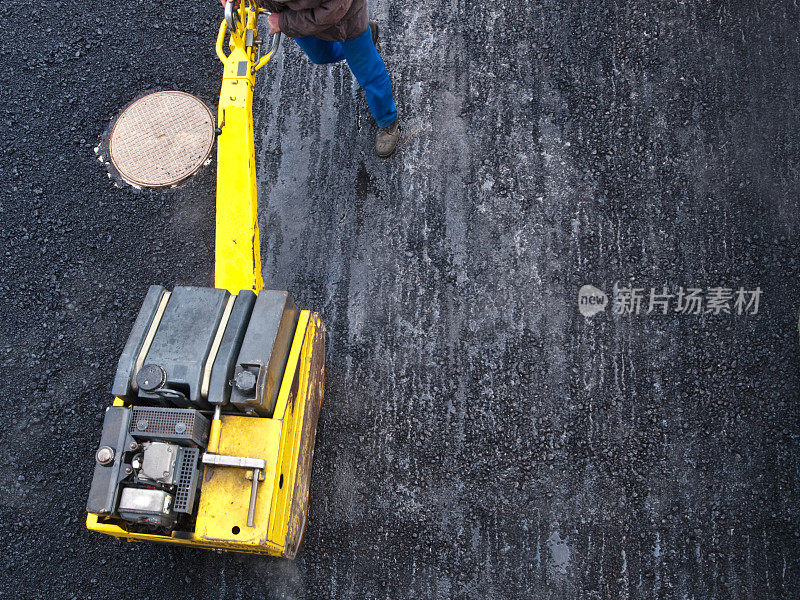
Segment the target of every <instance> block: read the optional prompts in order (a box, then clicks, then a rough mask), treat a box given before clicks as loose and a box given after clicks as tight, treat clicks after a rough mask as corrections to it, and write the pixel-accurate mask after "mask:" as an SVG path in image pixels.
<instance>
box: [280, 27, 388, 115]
mask: <svg viewBox="0 0 800 600" xmlns="http://www.w3.org/2000/svg"><path fill="white" fill-rule="evenodd" d="M295 41H296V42H297V45H298V46H300V47H301V48H302V49H303V52H305V53H306V54H307V55H308V58H309V59H310V60H311V62H313V63H315V64H318V65H324V64H328V63H336V62H339V61H342V60H346V61H347V65H348V66H349V67H350V70H351V71H352V72H353V75H355V76H356V79H357V80H358V83H359V84H360V85H361V87H362V88H363V89H364V91H365V92H366V94H367V104H368V105H369V109H370V111H372V116H373V117H375V120H376V121H377V122H378V127H386V126H387V125H391V124H392V123H393V122H394V120H395V119H396V118H397V107H396V106H395V104H394V98H393V97H392V83H391V81H389V73H387V71H386V65H384V64H383V60H382V59H381V55H380V54H378V50H377V49H376V48H375V44H373V43H372V33H371V31H370V28H369V27H367V30H366V31H365V32H364V33H362V34H361V35H360V36H358V37H357V38H354V39H352V40H347V41H346V42H328V41H325V40H321V39H319V38H316V37H314V36H311V35H310V36H307V37H301V38H296V39H295Z"/></svg>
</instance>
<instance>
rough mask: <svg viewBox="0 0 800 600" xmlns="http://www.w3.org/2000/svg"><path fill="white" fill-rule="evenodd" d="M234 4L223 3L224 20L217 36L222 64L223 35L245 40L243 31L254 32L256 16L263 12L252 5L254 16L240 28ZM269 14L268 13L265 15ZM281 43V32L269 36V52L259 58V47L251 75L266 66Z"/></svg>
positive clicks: (218, 51) (229, 2)
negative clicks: (249, 30)
mask: <svg viewBox="0 0 800 600" xmlns="http://www.w3.org/2000/svg"><path fill="white" fill-rule="evenodd" d="M235 4H236V2H234V1H233V0H228V1H227V2H225V20H224V21H223V22H222V23H221V24H220V27H219V35H218V36H217V56H218V57H219V59H220V60H221V61H222V62H225V60H226V59H227V56H226V55H225V52H224V51H223V43H224V41H225V33H226V32H227V31H230V32H231V36H234V35H235V36H236V37H235V38H234V39H236V40H237V41H239V42H241V41H242V40H244V39H245V36H244V35H242V34H243V33H244V31H242V30H245V31H246V30H248V29H252V30H255V28H256V23H257V20H258V15H259V14H260V13H261V12H262V11H263V9H261V8H258V7H257V6H255V5H253V6H252V8H251V10H252V11H253V14H254V16H253V17H252V18H248V19H246V21H247V22H246V25H245V27H241V18H240V14H239V11H238V10H237V9H236V7H235V6H234V5H235ZM267 14H269V13H267ZM280 43H281V32H280V31H279V32H278V33H276V34H275V35H273V36H271V38H270V44H269V50H268V51H267V53H266V54H265V55H264V56H260V53H261V46H260V45H259V46H258V48H259V58H258V59H257V60H256V61H255V63H256V64H254V65H253V73H255V72H256V71H258V70H259V69H260V68H261V67H263V66H264V65H265V64H267V63H268V62H269V61H270V60H272V57H273V56H274V55H275V52H276V51H277V50H278V47H279V46H280Z"/></svg>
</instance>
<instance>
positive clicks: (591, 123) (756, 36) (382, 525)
mask: <svg viewBox="0 0 800 600" xmlns="http://www.w3.org/2000/svg"><path fill="white" fill-rule="evenodd" d="M406 4H407V5H406ZM371 6H372V10H371V12H372V14H373V15H374V16H375V17H376V18H377V19H378V20H379V21H380V23H381V25H382V29H381V31H382V37H383V41H382V45H381V52H382V53H383V55H384V57H385V59H386V62H387V64H388V66H389V70H390V73H391V75H392V77H393V80H394V82H395V85H396V92H397V97H398V100H399V104H400V107H401V110H402V114H403V120H404V130H403V141H404V145H403V146H402V148H400V150H399V151H398V153H397V155H396V156H395V157H393V158H392V159H391V160H388V161H383V162H382V161H380V160H379V159H377V158H376V157H375V156H374V155H373V149H372V144H373V136H374V125H373V123H372V122H371V118H370V116H369V113H368V110H367V107H366V104H365V102H364V98H363V94H362V93H361V92H360V91H359V90H358V88H357V85H356V84H355V82H354V80H353V78H352V76H351V75H350V73H349V71H348V70H347V68H346V67H343V66H334V67H332V68H327V67H317V66H314V65H310V64H308V62H307V61H306V60H305V58H304V57H303V56H301V55H300V53H299V52H298V49H297V47H296V46H294V45H293V44H291V43H289V44H285V46H284V50H285V51H284V52H283V53H282V54H281V56H280V57H279V58H278V59H277V60H276V62H275V63H274V64H272V65H270V66H269V67H268V68H266V69H264V71H262V73H261V75H260V79H259V88H258V90H257V100H256V113H257V117H256V132H257V133H256V136H257V145H258V149H257V152H258V164H259V177H260V183H259V194H260V202H261V204H260V207H261V217H260V222H261V226H262V251H263V257H262V258H263V262H264V275H265V279H266V280H267V281H268V285H270V286H271V287H275V288H285V289H288V290H290V291H291V292H292V294H294V296H295V297H296V299H297V301H298V304H299V305H300V306H302V307H305V308H310V309H314V310H317V311H319V312H321V313H322V315H323V317H324V318H325V320H326V323H327V327H328V331H329V333H330V337H329V358H328V364H327V389H326V400H325V403H324V405H323V412H322V415H321V418H320V424H319V433H318V438H317V451H316V458H315V464H314V474H313V479H312V493H311V496H312V498H311V502H312V504H311V513H310V523H309V527H308V531H307V535H306V540H305V546H304V548H303V550H302V551H301V554H300V555H299V556H298V558H297V560H295V561H294V562H286V561H280V560H273V559H264V558H258V557H250V556H246V555H236V554H216V553H213V552H207V551H195V550H187V549H174V548H167V547H161V546H155V545H139V544H125V543H120V542H117V541H115V540H113V539H111V538H106V537H104V536H100V535H96V534H90V533H89V532H87V531H86V530H85V529H84V525H83V520H84V507H85V501H86V496H87V492H88V486H89V482H90V478H91V474H92V466H93V459H92V455H93V452H94V450H95V447H96V443H97V440H98V438H99V431H100V429H99V427H100V423H101V419H102V414H103V408H104V407H105V406H106V405H107V404H108V403H109V402H110V395H109V389H110V386H111V382H112V377H113V372H114V369H115V366H116V361H117V358H118V354H119V352H120V351H121V349H122V346H123V344H124V342H125V339H126V337H127V334H128V329H129V327H130V326H131V324H132V322H133V319H134V316H135V314H136V311H137V310H138V307H139V304H140V302H141V300H142V298H143V297H144V294H145V291H146V289H147V286H148V285H150V284H152V283H159V284H164V285H168V286H172V285H174V284H177V283H184V284H185V283H191V284H197V285H211V284H212V272H213V269H212V261H213V210H214V181H215V179H214V178H215V172H214V167H213V166H212V167H210V168H206V169H204V170H203V171H202V172H201V173H200V174H199V175H198V176H197V177H196V178H195V179H194V180H192V181H191V182H190V183H188V184H186V185H185V186H183V187H181V188H179V189H176V190H172V191H168V192H158V193H156V192H135V191H133V190H131V189H122V190H120V189H115V188H113V187H112V186H111V185H110V182H109V181H108V179H107V178H106V176H105V173H104V172H103V171H102V169H101V167H100V165H99V164H98V163H97V162H96V161H95V159H94V156H93V152H92V148H93V146H94V145H95V143H96V141H97V137H98V135H99V134H100V133H101V132H102V131H103V129H104V128H105V126H106V124H107V123H108V121H109V119H110V118H111V117H112V116H113V115H114V114H115V112H116V111H117V110H118V109H120V108H121V107H122V106H124V105H125V104H126V103H127V102H128V101H130V100H131V99H132V98H134V97H135V96H136V95H137V94H138V93H139V92H141V91H143V90H146V89H149V88H177V89H181V90H184V91H188V92H191V93H195V94H197V95H199V96H200V97H201V98H203V99H204V100H206V101H207V102H209V103H210V104H211V105H214V104H215V102H216V94H217V92H218V86H219V83H220V76H221V70H220V66H219V64H218V63H217V61H216V58H215V56H214V51H213V44H214V38H215V34H216V28H217V24H218V19H219V18H220V13H221V9H220V7H219V5H218V3H216V2H215V1H212V0H208V1H206V2H196V1H188V0H179V1H177V2H171V3H163V2H149V1H147V2H145V1H141V0H139V1H138V2H98V1H95V0H92V1H89V2H77V1H74V0H69V1H68V0H63V1H61V2H55V3H45V4H39V3H34V4H27V5H25V4H23V5H18V6H17V7H16V8H14V9H13V10H12V9H11V7H6V10H5V15H4V17H3V21H2V25H0V28H2V30H3V33H4V35H2V36H0V48H1V50H0V53H1V56H2V63H0V64H2V67H0V83H1V84H2V89H3V101H2V103H0V111H1V114H0V134H2V138H0V139H2V141H3V143H2V145H1V146H0V152H2V160H0V181H2V187H1V188H0V190H1V191H0V225H1V227H0V231H1V232H2V252H3V262H2V265H3V266H2V278H0V324H1V327H0V422H1V423H2V427H1V428H0V449H1V450H0V511H1V514H2V516H1V517H0V539H1V540H2V556H3V560H2V567H0V569H2V572H3V577H2V578H0V581H1V583H0V597H2V598H14V599H16V598H25V599H27V598H31V599H34V598H46V599H48V600H59V599H62V598H63V599H69V598H80V599H81V600H84V599H87V600H88V599H118V598H119V599H121V598H131V599H134V598H135V599H136V600H146V599H149V600H156V599H162V598H194V599H205V598H221V599H248V598H270V599H272V598H336V599H351V598H352V599H362V598H391V599H393V598H476V599H483V598H537V599H550V598H553V599H555V598H558V599H570V600H578V599H587V600H588V599H605V598H610V599H625V598H675V599H694V600H712V599H720V600H730V599H777V598H798V597H800V537H799V536H800V528H799V520H800V505H799V504H798V498H797V492H798V479H799V478H800V471H799V469H798V467H799V466H800V462H799V461H798V445H799V443H798V434H800V430H799V428H798V389H799V386H798V384H800V381H799V380H800V355H799V354H800V353H798V335H797V311H798V305H800V280H799V279H798V269H800V266H799V263H798V261H800V251H799V244H800V206H799V204H800V171H798V167H799V166H800V165H798V162H799V161H800V152H799V150H800V148H798V146H799V145H800V137H799V136H798V134H799V133H800V130H799V126H800V111H799V110H798V101H797V98H799V97H800V77H798V73H799V72H800V59H799V58H798V56H799V55H798V51H799V50H800V9H798V7H797V6H796V4H795V3H792V2H736V3H730V2H713V3H701V2H688V1H687V2H655V1H652V0H646V1H645V0H642V1H638V2H629V3H623V2H584V3H581V2H553V1H550V2H511V1H509V0H502V1H499V2H486V3H477V2H468V1H466V0H453V1H446V0H431V1H429V2H425V3H397V2H394V3H391V2H389V0H376V1H375V2H373V3H372V5H371ZM156 27H157V28H156ZM585 284H592V285H595V286H597V287H598V288H600V289H602V290H605V291H606V292H607V293H608V294H609V295H611V294H613V293H614V290H617V296H616V297H617V299H619V298H621V297H622V295H621V294H620V292H619V290H620V289H622V288H626V287H638V288H643V289H645V292H644V293H645V294H648V293H649V290H650V288H651V287H655V288H657V289H658V290H659V291H660V290H661V288H662V286H666V287H667V289H668V291H670V292H671V293H676V292H677V291H678V290H679V288H680V287H681V286H683V287H684V288H686V287H698V288H703V289H704V290H708V288H712V287H717V286H721V287H729V288H733V289H738V288H739V287H740V286H741V287H743V288H744V289H746V290H753V289H755V288H756V287H759V288H760V289H761V290H762V296H761V298H760V300H761V302H760V306H759V311H758V313H757V314H755V315H753V314H747V315H737V314H736V311H735V310H734V311H733V314H725V313H722V314H719V315H714V314H704V315H690V314H681V313H676V312H674V311H672V312H670V314H667V315H663V314H660V313H658V312H654V313H651V314H646V310H642V314H639V315H635V314H634V315H627V314H622V315H618V314H614V313H613V312H612V310H611V309H608V310H606V311H605V312H603V313H601V314H598V315H596V316H594V317H592V318H591V319H589V318H586V317H584V316H582V315H581V314H580V313H579V311H578V307H577V294H578V290H579V289H580V288H581V286H583V285H585ZM645 307H646V303H645Z"/></svg>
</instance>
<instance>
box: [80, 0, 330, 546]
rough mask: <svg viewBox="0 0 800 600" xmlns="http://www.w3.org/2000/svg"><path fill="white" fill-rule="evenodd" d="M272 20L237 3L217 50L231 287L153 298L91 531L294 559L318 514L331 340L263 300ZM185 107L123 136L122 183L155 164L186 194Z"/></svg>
mask: <svg viewBox="0 0 800 600" xmlns="http://www.w3.org/2000/svg"><path fill="white" fill-rule="evenodd" d="M262 13H263V10H262V9H261V8H260V7H259V6H258V5H257V4H256V3H254V2H251V1H248V0H241V2H239V3H237V4H236V5H234V4H233V3H232V2H229V3H228V4H227V5H226V15H225V20H224V21H223V22H222V23H221V25H220V30H219V35H218V37H217V55H218V56H219V58H220V60H222V62H223V64H224V75H223V81H222V91H221V94H220V101H219V110H218V114H217V117H216V128H214V124H213V121H211V123H210V125H211V130H212V134H213V133H214V129H215V130H216V131H215V132H216V139H217V152H218V162H217V217H216V250H215V252H216V257H215V260H216V265H215V284H216V287H215V288H203V287H176V288H175V289H174V290H172V291H167V290H166V289H164V288H163V287H161V286H152V287H151V288H150V290H149V291H148V293H147V296H146V297H145V300H144V303H143V304H142V307H141V310H140V311H139V314H138V317H137V318H136V321H135V323H134V325H133V330H132V331H131V334H130V337H129V338H128V341H127V343H126V345H125V348H124V350H123V352H122V356H121V358H120V359H119V365H118V368H117V372H116V376H115V378H114V382H113V388H112V393H113V395H114V401H113V406H110V407H109V408H107V409H106V413H105V420H104V422H103V430H102V434H101V438H100V443H99V446H98V448H97V451H96V453H95V462H96V464H95V471H94V478H93V480H92V486H91V491H90V493H89V500H88V505H87V510H88V513H89V514H88V517H87V520H86V525H87V527H88V528H89V529H91V530H92V531H98V532H100V533H105V534H109V535H112V536H115V537H118V538H122V539H126V540H129V541H152V542H164V543H169V544H181V545H187V546H195V547H203V548H216V549H221V550H234V551H240V552H250V553H259V554H269V555H274V556H283V557H287V558H293V557H294V556H295V554H296V553H297V551H298V548H299V546H300V543H301V541H302V539H303V532H304V529H305V524H306V518H307V514H308V495H309V480H310V475H311V460H312V457H313V453H314V439H315V435H316V427H317V417H318V415H319V410H320V404H321V402H322V393H323V384H324V378H325V327H324V325H323V323H322V321H321V319H320V317H319V316H318V315H317V314H315V313H312V312H309V311H307V310H299V309H298V308H297V306H296V305H295V303H294V301H293V300H292V298H291V297H290V296H289V294H288V293H287V292H283V291H272V290H264V289H262V288H263V282H262V278H261V260H260V252H259V234H258V220H257V199H256V174H255V159H254V144H253V118H252V102H253V85H254V82H255V73H256V72H257V71H258V70H259V69H260V68H261V67H263V66H264V65H265V64H266V63H267V62H269V60H270V59H271V58H272V56H273V55H274V53H275V51H276V49H277V48H278V45H279V43H280V38H279V36H275V37H273V39H272V44H271V47H270V49H269V51H268V52H266V53H264V54H263V56H262V55H261V44H260V42H261V40H260V39H259V37H258V29H257V22H258V17H259V15H260V14H262ZM226 40H227V42H228V44H227V45H228V49H229V53H228V54H226V53H225V47H224V46H225V42H226ZM162 94H163V93H162ZM170 94H171V95H172V96H171V97H170V98H164V97H162V96H158V97H155V96H151V97H145V98H143V99H140V101H139V102H138V103H134V105H132V107H129V109H130V110H126V114H125V115H123V117H124V118H120V119H119V120H118V121H117V125H116V126H115V129H118V131H117V132H116V134H117V135H116V136H115V135H114V134H113V132H112V135H111V138H110V147H109V148H108V151H109V153H110V155H111V156H112V159H113V160H115V161H116V165H117V167H118V169H117V170H118V171H119V172H120V176H121V177H122V178H123V179H124V178H125V176H126V171H127V172H129V173H130V172H133V171H136V169H139V171H141V173H134V175H132V176H131V179H133V180H138V181H143V180H147V177H151V178H152V175H153V171H152V169H151V170H150V172H149V174H148V172H147V168H146V167H147V161H148V160H150V161H152V160H153V157H154V156H156V157H157V158H158V161H157V162H158V165H157V167H158V169H161V170H162V171H165V172H164V173H161V175H164V176H165V178H164V179H163V180H162V181H164V182H165V183H169V184H172V183H173V179H171V177H173V176H174V175H175V172H171V173H168V172H166V171H169V170H170V168H169V164H168V163H166V162H165V160H166V159H165V158H164V157H167V158H168V157H169V156H171V155H174V154H176V153H178V154H179V153H180V152H182V151H185V149H186V148H187V147H189V146H191V143H194V142H196V141H197V140H198V139H199V140H200V141H201V142H202V143H201V144H200V145H199V146H197V145H195V146H194V147H195V154H197V156H195V158H199V160H200V164H202V162H203V161H204V160H205V159H206V158H207V152H210V145H209V146H208V151H207V152H206V151H205V150H204V149H203V148H205V147H206V146H204V144H205V143H206V142H204V141H202V140H203V139H204V136H205V133H203V132H202V131H200V134H198V132H197V131H195V130H193V129H192V128H193V127H194V124H193V123H194V122H193V121H192V119H193V117H192V116H191V115H193V114H194V115H195V116H196V115H200V117H199V119H200V121H202V119H203V118H204V117H203V116H202V113H203V112H204V111H203V110H200V111H199V112H198V111H197V110H195V109H194V108H193V105H192V102H193V101H196V102H199V101H198V100H197V99H196V98H194V97H193V96H189V95H188V94H182V93H180V92H171V93H170ZM201 105H202V103H201ZM187 106H188V107H189V109H188V112H187V108H186V107H187ZM153 107H155V108H154V111H155V112H152V110H151V109H153ZM202 107H203V108H204V107H205V105H202ZM148 110H151V112H147V111H148ZM206 110H207V109H206ZM181 111H183V112H181ZM192 111H194V112H192ZM126 115H127V116H126ZM153 115H155V116H153ZM187 115H188V116H187ZM206 115H207V116H208V117H209V118H210V112H207V113H206ZM136 119H140V120H142V119H144V120H145V121H147V120H148V119H150V121H149V125H148V124H146V123H145V124H142V123H140V122H139V121H137V120H136ZM159 119H161V121H159ZM159 122H161V123H166V125H165V126H164V127H166V128H169V127H172V129H173V131H171V132H166V133H165V131H163V129H164V127H161V128H159V127H158V126H154V125H153V123H156V124H157V123H159ZM126 132H127V133H126ZM126 136H127V137H126ZM137 136H138V137H137ZM164 140H168V141H166V142H165V141H164ZM212 141H213V139H212ZM148 144H150V145H151V146H152V147H150V146H148ZM159 144H161V145H160V146H159ZM187 144H188V146H187ZM198 147H199V148H200V150H199V151H197V150H196V148H198ZM158 152H162V154H163V155H164V157H160V158H159V157H158ZM198 152H199V154H198ZM204 152H205V155H204V154H203V153H204ZM131 157H133V158H136V159H137V160H139V161H140V162H139V163H136V164H137V165H139V166H138V167H136V168H134V169H131V164H133V163H131V162H130V160H129V159H131ZM137 157H138V158H137ZM126 161H128V162H126ZM141 161H144V162H141ZM142 164H144V165H145V167H141V165H142ZM165 164H166V165H167V166H165ZM198 166H199V165H198ZM140 167H141V168H140ZM173 170H174V171H176V172H179V173H180V172H186V173H187V174H191V172H192V171H194V170H196V168H194V167H192V168H188V169H187V168H186V165H179V167H176V169H173ZM155 174H156V175H159V172H156V173H155ZM137 178H138V179H137ZM155 179H156V180H157V179H158V177H156V178H155Z"/></svg>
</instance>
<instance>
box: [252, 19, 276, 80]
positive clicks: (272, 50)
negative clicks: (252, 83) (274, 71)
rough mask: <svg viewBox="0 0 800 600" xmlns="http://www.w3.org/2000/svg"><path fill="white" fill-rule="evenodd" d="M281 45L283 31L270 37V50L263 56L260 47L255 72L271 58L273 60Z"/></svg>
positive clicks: (254, 67) (254, 66)
mask: <svg viewBox="0 0 800 600" xmlns="http://www.w3.org/2000/svg"><path fill="white" fill-rule="evenodd" d="M267 14H268V15H269V14H270V13H267ZM280 45H281V32H280V31H279V32H278V33H276V34H275V35H273V36H272V37H271V38H270V42H269V50H268V51H267V53H266V54H265V55H264V56H261V46H259V47H258V52H259V57H258V60H256V61H255V62H256V64H254V65H253V73H255V72H256V71H258V70H259V69H260V68H261V67H263V66H264V65H265V64H267V63H268V62H269V61H270V60H272V57H273V56H274V55H275V52H277V50H278V47H279V46H280Z"/></svg>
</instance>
